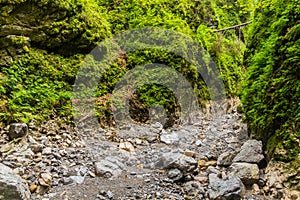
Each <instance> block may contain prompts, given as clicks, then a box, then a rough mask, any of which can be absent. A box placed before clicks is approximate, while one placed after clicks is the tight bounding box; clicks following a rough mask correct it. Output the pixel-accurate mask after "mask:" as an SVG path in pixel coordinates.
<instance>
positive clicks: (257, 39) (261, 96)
mask: <svg viewBox="0 0 300 200" xmlns="http://www.w3.org/2000/svg"><path fill="white" fill-rule="evenodd" d="M299 4H300V1H299V0H289V1H283V0H276V1H272V2H271V1H267V2H263V4H262V5H261V6H260V7H259V8H258V9H257V10H256V14H255V19H254V23H253V25H252V27H251V32H250V35H251V37H252V39H251V40H250V41H249V44H248V50H247V52H246V54H245V58H246V60H245V63H246V66H247V75H246V80H245V82H244V84H243V89H242V95H241V97H242V102H243V107H244V110H245V114H246V117H247V122H248V126H249V129H250V131H251V134H252V135H253V136H254V137H256V138H258V139H262V140H263V141H264V144H265V148H266V153H267V155H268V157H269V158H272V157H273V156H274V158H275V159H278V160H282V161H285V162H289V161H293V163H298V166H299V155H300V154H299V153H300V101H299V99H300V91H299V88H300V76H299V75H300V50H299V46H300V37H299V36H300V26H299V20H300V7H299ZM298 171H299V170H298Z"/></svg>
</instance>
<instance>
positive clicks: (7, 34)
mask: <svg viewBox="0 0 300 200" xmlns="http://www.w3.org/2000/svg"><path fill="white" fill-rule="evenodd" d="M246 3H248V2H246ZM246 3H245V2H244V1H236V2H234V1H226V2H224V1H219V0H214V1H201V2H199V1H192V0H174V1H165V0H156V1H141V0H135V1H102V0H97V1H96V0H80V1H73V0H67V1H60V0H45V1H36V0H33V1H29V0H16V1H7V0H2V1H0V24H1V27H0V44H1V46H0V67H1V73H0V95H1V98H0V109H1V112H0V119H1V121H2V123H4V124H8V123H11V122H14V121H24V122H29V121H30V120H32V119H37V120H39V121H42V120H44V119H46V118H47V117H49V116H67V117H68V118H71V104H70V96H71V92H72V85H73V83H74V80H75V77H76V73H77V70H78V69H79V67H80V65H81V62H82V60H83V59H84V57H85V55H86V54H87V53H89V52H90V51H91V50H92V49H93V48H94V47H95V46H96V45H97V43H99V42H101V41H103V40H104V39H106V38H110V37H111V36H112V35H113V34H118V33H120V32H122V31H126V30H131V29H134V28H141V27H153V26H154V27H163V28H167V29H172V30H175V31H178V32H181V33H183V34H185V35H187V36H189V37H191V38H193V39H194V40H195V41H198V42H199V43H200V44H201V45H202V46H203V47H204V48H205V49H206V50H207V51H208V52H209V53H210V55H211V56H212V58H213V59H214V61H215V63H216V65H217V67H218V69H219V70H220V72H221V75H222V77H223V79H224V82H225V88H226V94H227V96H228V97H230V96H234V95H236V93H237V90H238V84H239V82H240V81H241V80H242V68H243V66H242V58H243V51H244V49H245V45H244V43H243V42H242V41H241V40H238V34H237V33H236V32H235V30H231V31H228V32H227V33H226V35H223V34H222V33H217V32H215V31H214V30H216V29H218V28H224V27H227V26H232V25H235V24H238V23H241V22H244V21H245V20H247V19H248V18H249V17H250V11H251V9H248V7H247V6H245V5H247V4H246ZM149 62H158V63H164V64H166V65H168V66H170V67H172V68H174V69H176V70H178V71H179V72H180V73H182V74H183V75H184V76H186V78H187V79H188V81H189V82H190V83H191V84H192V86H193V87H194V88H196V93H197V94H198V97H199V101H202V100H207V99H209V93H208V91H207V89H206V86H205V84H204V82H203V80H202V78H201V76H198V74H197V72H196V71H195V70H194V68H193V66H191V65H190V64H189V63H187V62H186V61H184V59H182V58H180V57H178V56H176V55H173V54H171V53H169V52H163V51H158V50H138V51H134V52H128V53H127V54H125V55H124V56H122V57H121V58H119V59H117V60H116V61H115V62H114V63H113V64H112V65H111V67H110V68H109V70H108V71H107V72H106V73H105V74H104V75H103V77H102V78H101V80H100V83H99V86H98V91H97V94H96V95H97V97H100V98H99V100H100V101H98V102H96V105H97V108H98V109H97V116H98V117H99V118H100V121H101V122H102V123H103V125H105V124H106V123H107V122H109V121H111V120H113V119H112V114H111V111H110V97H111V93H112V91H113V89H114V87H115V84H116V83H117V82H118V81H119V79H120V77H122V76H123V75H124V74H125V73H126V72H128V71H129V70H131V69H132V68H134V67H135V66H137V65H141V64H145V63H149ZM137 93H138V94H137V95H138V96H139V98H140V101H141V102H142V103H143V105H144V106H146V107H150V106H151V105H152V104H160V105H162V106H164V108H165V109H169V110H171V111H170V113H169V114H172V112H174V108H175V107H176V100H175V99H174V98H173V97H174V96H173V97H172V98H167V97H168V96H171V95H172V92H171V91H170V90H168V89H167V88H163V87H161V86H158V85H152V86H145V87H141V88H139V90H138V92H137ZM158 93H159V94H158ZM153 94H158V95H156V96H159V97H160V98H156V97H154V96H153ZM166 94H167V95H166ZM142 110H143V109H142Z"/></svg>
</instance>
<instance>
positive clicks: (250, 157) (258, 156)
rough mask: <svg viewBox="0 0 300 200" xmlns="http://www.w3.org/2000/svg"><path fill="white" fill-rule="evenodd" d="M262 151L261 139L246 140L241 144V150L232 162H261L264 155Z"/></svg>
mask: <svg viewBox="0 0 300 200" xmlns="http://www.w3.org/2000/svg"><path fill="white" fill-rule="evenodd" d="M262 153H263V151H262V142H261V141H257V140H248V141H246V142H245V143H244V144H243V146H242V147H241V151H240V152H239V153H238V154H237V155H236V156H235V158H234V159H233V162H234V163H235V162H247V163H255V164H261V163H262V162H263V160H264V155H263V154H262Z"/></svg>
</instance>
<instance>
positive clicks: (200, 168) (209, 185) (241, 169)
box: [0, 112, 298, 200]
mask: <svg viewBox="0 0 300 200" xmlns="http://www.w3.org/2000/svg"><path fill="white" fill-rule="evenodd" d="M162 127H163V126H162V125H161V124H159V123H155V124H152V125H137V124H126V126H122V127H120V128H118V129H114V128H110V129H101V128H97V129H93V128H92V127H91V126H88V125H85V126H82V127H77V129H76V128H75V129H74V128H72V126H68V125H58V123H56V122H55V120H50V121H48V122H47V123H45V124H43V125H41V126H36V125H35V124H34V123H33V124H29V134H27V135H26V136H25V137H24V138H23V139H22V140H21V141H18V142H13V141H10V140H9V137H8V134H9V128H6V129H4V130H2V132H1V140H0V142H1V149H0V151H1V162H2V163H3V164H5V165H6V166H8V167H10V168H12V169H13V170H14V172H15V173H17V174H19V175H20V176H21V177H22V179H23V180H24V181H25V182H26V183H27V187H28V189H29V190H30V192H31V199H43V200H46V199H269V197H272V198H273V199H281V198H285V197H287V196H288V195H289V194H287V192H286V190H285V189H284V185H282V184H281V183H280V179H276V178H274V180H272V178H271V176H268V174H266V169H265V168H264V167H261V166H260V168H259V164H260V163H261V162H262V160H264V157H263V154H262V144H261V142H260V141H256V140H252V139H250V138H248V136H247V131H246V130H247V127H246V125H245V124H243V123H242V122H241V115H240V114H238V113H236V112H235V113H231V114H226V115H224V116H222V117H219V118H216V119H205V118H199V119H198V120H196V122H195V123H193V124H183V125H180V126H176V127H173V128H169V129H166V130H165V129H163V128H162ZM271 172H272V171H270V172H268V173H271ZM297 194H298V193H295V192H294V193H293V194H292V195H293V198H294V199H295V197H296V195H297ZM290 196H291V195H290ZM290 196H289V197H290ZM296 199H297V198H296Z"/></svg>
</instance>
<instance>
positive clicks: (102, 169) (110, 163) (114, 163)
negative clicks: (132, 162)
mask: <svg viewBox="0 0 300 200" xmlns="http://www.w3.org/2000/svg"><path fill="white" fill-rule="evenodd" d="M123 167H124V166H123V164H122V163H121V162H120V161H118V160H117V159H115V158H112V157H108V158H106V159H104V160H101V161H99V162H96V163H95V170H96V175H97V176H102V177H106V178H109V177H112V176H118V175H120V174H121V173H122V170H123Z"/></svg>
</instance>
